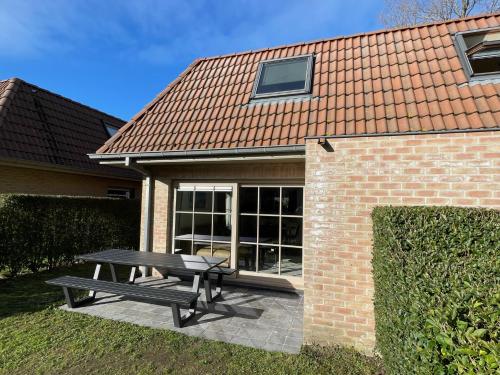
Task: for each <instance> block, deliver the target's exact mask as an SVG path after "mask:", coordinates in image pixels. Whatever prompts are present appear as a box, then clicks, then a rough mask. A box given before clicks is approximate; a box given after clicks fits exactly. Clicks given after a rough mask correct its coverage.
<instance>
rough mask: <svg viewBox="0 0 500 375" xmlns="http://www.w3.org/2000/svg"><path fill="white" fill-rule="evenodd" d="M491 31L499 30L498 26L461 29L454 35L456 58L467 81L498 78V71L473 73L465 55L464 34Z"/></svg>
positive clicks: (499, 73)
mask: <svg viewBox="0 0 500 375" xmlns="http://www.w3.org/2000/svg"><path fill="white" fill-rule="evenodd" d="M491 31H497V32H498V31H500V27H498V26H494V27H486V28H483V29H476V30H468V31H461V32H457V33H456V34H455V35H454V38H453V39H454V44H455V48H456V50H457V52H458V58H459V60H460V62H461V63H462V67H463V68H464V71H465V75H466V76H467V79H468V80H469V81H484V80H490V81H491V80H497V79H500V72H496V73H474V70H473V69H472V66H471V64H470V61H469V57H468V56H467V50H468V48H467V45H466V43H465V40H464V36H465V37H467V36H469V35H473V34H484V33H488V32H491Z"/></svg>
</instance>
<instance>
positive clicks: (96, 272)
mask: <svg viewBox="0 0 500 375" xmlns="http://www.w3.org/2000/svg"><path fill="white" fill-rule="evenodd" d="M100 272H101V264H100V263H97V264H96V265H95V270H94V277H93V279H94V280H97V279H99V273H100ZM89 297H92V298H95V290H91V291H89Z"/></svg>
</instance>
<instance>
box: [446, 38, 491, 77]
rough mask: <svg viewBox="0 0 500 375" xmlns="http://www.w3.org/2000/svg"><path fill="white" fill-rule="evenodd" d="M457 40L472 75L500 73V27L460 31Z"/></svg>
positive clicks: (481, 75)
mask: <svg viewBox="0 0 500 375" xmlns="http://www.w3.org/2000/svg"><path fill="white" fill-rule="evenodd" d="M456 42H457V45H458V48H459V52H460V55H461V59H462V63H463V64H464V67H465V69H466V71H467V73H468V74H469V76H470V77H484V78H491V75H500V29H489V30H482V31H473V32H465V33H460V34H457V38H456Z"/></svg>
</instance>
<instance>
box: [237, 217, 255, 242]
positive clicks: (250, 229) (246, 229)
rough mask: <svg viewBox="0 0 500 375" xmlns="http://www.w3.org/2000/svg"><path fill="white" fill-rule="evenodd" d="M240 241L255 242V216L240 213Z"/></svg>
mask: <svg viewBox="0 0 500 375" xmlns="http://www.w3.org/2000/svg"><path fill="white" fill-rule="evenodd" d="M238 229H239V232H240V242H255V243H256V242H257V216H244V215H240V222H239V225H238Z"/></svg>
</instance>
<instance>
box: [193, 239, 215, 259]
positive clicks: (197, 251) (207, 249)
mask: <svg viewBox="0 0 500 375" xmlns="http://www.w3.org/2000/svg"><path fill="white" fill-rule="evenodd" d="M193 254H194V255H199V256H202V257H211V256H212V245H211V244H210V242H203V241H194V247H193Z"/></svg>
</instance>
